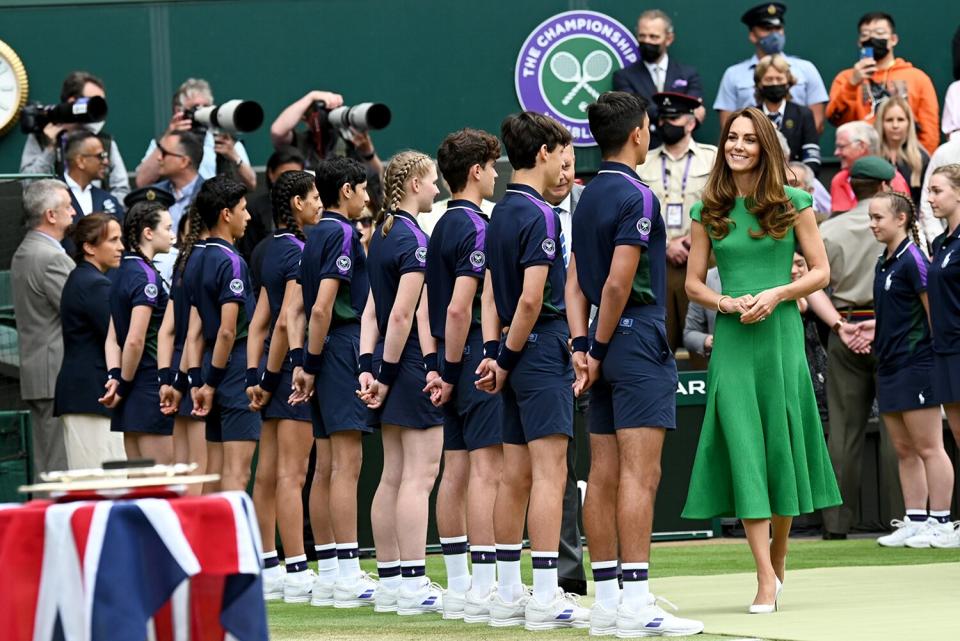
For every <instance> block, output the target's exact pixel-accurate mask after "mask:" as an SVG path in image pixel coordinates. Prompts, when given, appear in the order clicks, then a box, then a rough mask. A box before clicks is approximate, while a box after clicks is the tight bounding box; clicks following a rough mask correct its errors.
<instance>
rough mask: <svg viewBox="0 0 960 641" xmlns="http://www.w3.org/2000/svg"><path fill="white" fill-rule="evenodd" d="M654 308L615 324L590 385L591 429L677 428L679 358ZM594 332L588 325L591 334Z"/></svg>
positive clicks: (593, 431) (604, 431)
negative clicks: (674, 354)
mask: <svg viewBox="0 0 960 641" xmlns="http://www.w3.org/2000/svg"><path fill="white" fill-rule="evenodd" d="M655 312H656V310H655V309H651V311H650V312H649V313H643V312H640V313H635V314H631V315H630V316H623V317H622V318H621V319H620V321H619V322H618V323H617V328H616V329H615V330H614V331H613V336H612V337H611V338H610V349H609V351H608V352H607V357H606V358H605V359H603V364H602V367H601V376H600V379H599V380H597V381H596V382H595V383H594V384H593V386H592V387H591V388H590V394H591V396H590V409H589V411H588V414H589V426H590V433H591V434H615V433H616V430H619V429H624V428H629V427H661V428H666V429H668V430H672V429H675V428H676V426H677V399H676V395H677V363H676V361H675V360H674V358H673V352H672V351H671V350H670V346H669V344H668V343H667V330H666V325H665V324H664V321H663V319H662V318H657V317H656V316H658V314H656V313H655ZM660 313H661V314H662V310H660ZM595 331H596V327H592V328H591V329H590V335H591V337H592V336H593V334H594V332H595Z"/></svg>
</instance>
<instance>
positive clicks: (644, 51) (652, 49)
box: [640, 42, 663, 62]
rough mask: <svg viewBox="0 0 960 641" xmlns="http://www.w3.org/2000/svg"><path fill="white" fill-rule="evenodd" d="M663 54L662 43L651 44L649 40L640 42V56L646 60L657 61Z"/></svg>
mask: <svg viewBox="0 0 960 641" xmlns="http://www.w3.org/2000/svg"><path fill="white" fill-rule="evenodd" d="M661 55H663V50H662V49H661V48H660V45H655V44H650V43H649V42H641V43H640V57H641V58H643V61H644V62H656V61H657V60H658V59H659V58H660V56H661Z"/></svg>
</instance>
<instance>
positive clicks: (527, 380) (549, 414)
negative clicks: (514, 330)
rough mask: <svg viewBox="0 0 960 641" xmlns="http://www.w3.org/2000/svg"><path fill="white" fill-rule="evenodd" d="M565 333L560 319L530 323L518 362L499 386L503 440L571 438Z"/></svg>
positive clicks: (570, 376) (523, 441) (569, 374)
mask: <svg viewBox="0 0 960 641" xmlns="http://www.w3.org/2000/svg"><path fill="white" fill-rule="evenodd" d="M569 336H570V332H569V330H568V329H567V324H566V323H565V322H564V321H561V320H555V321H543V322H539V323H537V324H536V325H535V326H534V328H533V331H532V332H531V333H530V336H529V337H528V338H527V344H526V346H525V347H524V349H523V355H522V356H521V357H520V362H519V363H517V366H516V367H515V368H514V369H513V371H512V372H510V375H509V376H508V377H507V382H506V383H505V384H504V386H503V392H502V394H501V395H502V396H503V427H502V429H503V442H504V443H509V444H511V445H526V444H527V443H529V442H530V441H535V440H537V439H538V438H543V437H545V436H552V435H554V434H563V435H564V436H567V437H570V438H573V388H572V387H571V386H572V385H573V364H572V363H571V362H570V349H569V348H568V347H567V341H568V339H569ZM502 342H503V341H501V344H502Z"/></svg>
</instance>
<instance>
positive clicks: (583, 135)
mask: <svg viewBox="0 0 960 641" xmlns="http://www.w3.org/2000/svg"><path fill="white" fill-rule="evenodd" d="M638 55H639V54H638V52H637V41H636V39H635V38H634V36H633V34H632V33H630V30H629V29H627V28H626V27H624V26H623V25H622V24H620V23H619V22H617V21H616V20H614V19H613V18H611V17H610V16H606V15H604V14H602V13H597V12H596V11H566V12H564V13H559V14H557V15H555V16H553V17H552V18H550V19H549V20H545V21H544V22H542V23H541V24H540V25H539V26H537V28H536V29H534V30H533V32H532V33H531V34H530V35H529V36H528V37H527V39H526V41H525V42H524V43H523V48H522V49H520V55H519V56H518V57H517V68H516V72H515V75H516V86H517V98H519V100H520V106H521V107H523V109H524V110H527V111H535V112H538V113H542V114H546V115H548V116H552V117H553V118H555V119H557V120H558V121H559V122H560V123H561V124H563V125H564V126H565V127H566V128H567V129H569V130H570V133H571V134H572V135H573V144H574V145H576V146H578V147H589V146H591V145H595V144H596V142H595V141H594V140H593V136H592V135H591V134H590V125H589V123H588V122H587V105H589V104H590V103H592V102H594V101H596V99H597V98H598V97H599V96H600V94H602V93H603V92H604V91H609V90H610V89H611V88H612V87H613V72H615V71H617V70H618V69H622V68H623V67H626V66H628V65H630V64H633V63H634V62H636V61H637V59H638Z"/></svg>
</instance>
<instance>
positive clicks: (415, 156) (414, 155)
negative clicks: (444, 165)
mask: <svg viewBox="0 0 960 641" xmlns="http://www.w3.org/2000/svg"><path fill="white" fill-rule="evenodd" d="M431 162H432V160H431V159H430V156H428V155H426V154H424V153H421V152H419V151H401V152H400V153H398V154H397V155H396V156H394V157H393V158H391V159H390V162H389V163H387V168H386V170H384V172H383V191H384V196H385V197H384V200H383V206H382V208H381V209H380V211H379V212H378V213H377V217H376V220H375V221H374V222H375V223H376V225H377V227H379V228H380V236H381V237H383V238H386V237H387V234H389V233H390V230H391V229H393V223H394V216H393V212H395V211H397V209H399V208H400V201H402V200H403V197H404V196H406V195H407V192H406V184H407V180H408V179H409V178H413V177H418V178H420V177H423V176H425V175H426V174H427V172H428V171H429V168H430V163H431Z"/></svg>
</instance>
